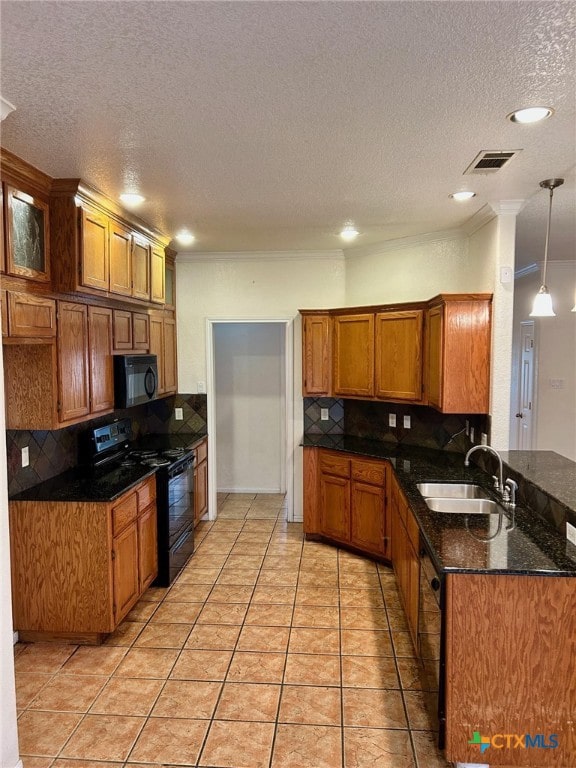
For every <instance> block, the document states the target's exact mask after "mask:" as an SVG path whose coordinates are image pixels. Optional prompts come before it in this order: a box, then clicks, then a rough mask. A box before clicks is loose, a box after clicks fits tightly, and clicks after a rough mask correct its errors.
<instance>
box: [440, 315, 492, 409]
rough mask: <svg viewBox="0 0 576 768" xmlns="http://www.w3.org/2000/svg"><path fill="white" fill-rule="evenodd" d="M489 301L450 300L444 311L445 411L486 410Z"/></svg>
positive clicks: (488, 365)
mask: <svg viewBox="0 0 576 768" xmlns="http://www.w3.org/2000/svg"><path fill="white" fill-rule="evenodd" d="M490 307H491V305H490V302H489V301H462V302H450V303H448V304H447V305H446V307H445V310H444V355H445V361H446V366H447V368H446V370H445V371H444V391H443V398H442V410H443V411H444V412H445V413H488V410H489V399H490V391H489V386H490V333H491V331H490Z"/></svg>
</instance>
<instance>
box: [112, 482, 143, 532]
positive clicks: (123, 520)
mask: <svg viewBox="0 0 576 768" xmlns="http://www.w3.org/2000/svg"><path fill="white" fill-rule="evenodd" d="M137 511H138V498H137V496H136V494H135V493H131V494H130V496H128V497H127V498H126V499H124V501H121V502H120V503H119V504H117V505H116V506H115V507H113V508H112V532H113V535H114V536H116V535H117V534H118V533H119V532H120V531H121V530H122V529H123V528H125V527H126V526H127V525H128V523H131V522H132V521H133V520H135V519H136V513H137Z"/></svg>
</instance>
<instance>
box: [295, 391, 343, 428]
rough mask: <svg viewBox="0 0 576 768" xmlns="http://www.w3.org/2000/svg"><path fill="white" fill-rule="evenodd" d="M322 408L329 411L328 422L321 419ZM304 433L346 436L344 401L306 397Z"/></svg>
mask: <svg viewBox="0 0 576 768" xmlns="http://www.w3.org/2000/svg"><path fill="white" fill-rule="evenodd" d="M322 408H327V409H328V419H327V420H326V421H323V420H322V419H321V418H320V417H321V409H322ZM304 432H305V433H306V434H308V435H342V434H344V401H343V400H338V399H336V398H332V397H305V398H304Z"/></svg>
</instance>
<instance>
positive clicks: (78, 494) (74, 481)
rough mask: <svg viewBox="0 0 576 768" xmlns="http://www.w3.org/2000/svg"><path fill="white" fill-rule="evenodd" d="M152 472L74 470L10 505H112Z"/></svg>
mask: <svg viewBox="0 0 576 768" xmlns="http://www.w3.org/2000/svg"><path fill="white" fill-rule="evenodd" d="M155 472H156V469H155V468H154V467H145V466H142V465H136V466H134V467H117V468H116V469H109V470H104V469H100V470H91V469H89V468H87V467H74V468H72V469H68V470H67V471H66V472H63V473H62V474H61V475H56V477H52V478H50V480H45V481H44V482H43V483H39V484H38V485H34V486H32V488H28V489H27V490H25V491H21V492H20V493H17V494H15V495H14V496H11V497H10V501H87V502H90V501H103V502H108V501H114V500H115V499H117V498H118V497H119V496H122V494H123V493H125V492H126V491H129V490H130V488H132V487H134V486H135V485H137V484H138V483H140V482H141V481H142V480H144V479H145V478H146V477H149V476H150V475H153V474H154V473H155Z"/></svg>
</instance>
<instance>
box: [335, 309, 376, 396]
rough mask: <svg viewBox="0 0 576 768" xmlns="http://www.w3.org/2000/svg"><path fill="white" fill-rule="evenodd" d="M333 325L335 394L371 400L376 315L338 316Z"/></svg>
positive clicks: (372, 392) (372, 393)
mask: <svg viewBox="0 0 576 768" xmlns="http://www.w3.org/2000/svg"><path fill="white" fill-rule="evenodd" d="M333 323H334V325H333V338H334V344H333V373H332V392H333V394H334V395H336V396H338V395H347V396H348V397H372V396H373V395H374V314H373V313H354V314H349V315H336V316H335V317H334V318H333Z"/></svg>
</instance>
